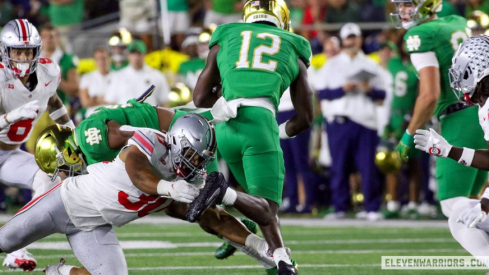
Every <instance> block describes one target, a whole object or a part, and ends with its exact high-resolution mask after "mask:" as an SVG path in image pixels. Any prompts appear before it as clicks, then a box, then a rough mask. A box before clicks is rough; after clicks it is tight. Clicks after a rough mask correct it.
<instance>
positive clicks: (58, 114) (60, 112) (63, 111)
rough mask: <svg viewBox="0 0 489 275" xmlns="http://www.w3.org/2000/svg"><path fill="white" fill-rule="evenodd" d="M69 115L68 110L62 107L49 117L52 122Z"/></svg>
mask: <svg viewBox="0 0 489 275" xmlns="http://www.w3.org/2000/svg"><path fill="white" fill-rule="evenodd" d="M67 113H68V110H66V107H65V106H64V105H63V107H61V108H59V109H58V110H56V111H53V112H52V113H50V114H49V117H50V118H51V119H52V120H57V119H59V118H61V117H62V116H64V115H65V114H67Z"/></svg>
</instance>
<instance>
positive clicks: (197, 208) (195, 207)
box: [187, 172, 229, 222]
mask: <svg viewBox="0 0 489 275" xmlns="http://www.w3.org/2000/svg"><path fill="white" fill-rule="evenodd" d="M228 186H229V185H228V183H227V182H226V179H225V178H224V175H223V174H222V173H218V172H212V173H210V174H209V175H208V176H207V179H206V180H205V185H204V188H202V190H200V194H199V195H198V196H197V198H195V199H194V201H193V202H192V203H191V204H190V206H189V209H188V210H187V221H189V222H195V221H197V220H198V219H199V217H200V215H202V213H204V211H205V210H207V208H209V207H211V206H215V205H217V204H221V203H222V199H223V198H224V194H225V193H226V189H227V188H228Z"/></svg>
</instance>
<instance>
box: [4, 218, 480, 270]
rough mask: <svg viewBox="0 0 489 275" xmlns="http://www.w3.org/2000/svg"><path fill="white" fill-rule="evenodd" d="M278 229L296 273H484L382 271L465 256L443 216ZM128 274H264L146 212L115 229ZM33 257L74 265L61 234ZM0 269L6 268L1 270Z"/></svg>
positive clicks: (313, 222)
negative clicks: (421, 259)
mask: <svg viewBox="0 0 489 275" xmlns="http://www.w3.org/2000/svg"><path fill="white" fill-rule="evenodd" d="M282 230H283V231H282V232H283V236H284V238H285V240H286V245H287V246H289V247H290V248H291V249H292V258H293V259H295V260H296V261H297V262H298V263H299V273H300V274H317V275H320V274H321V275H323V274H331V275H336V274H342V275H344V274H368V275H370V274H395V275H401V274H403V275H404V274H485V273H486V271H485V270H458V271H457V270H455V271H447V270H382V269H381V268H380V263H381V256H469V254H468V253H467V252H465V251H464V250H463V249H462V248H461V246H460V245H459V244H458V243H456V242H455V241H454V240H453V239H452V237H451V235H450V232H449V230H448V229H447V228H446V221H389V222H387V221H382V222H380V223H368V222H361V221H354V220H347V221H343V222H329V221H328V222H326V221H323V220H320V219H283V221H282ZM116 232H117V235H118V238H119V240H120V241H121V244H122V246H123V248H124V252H125V255H126V259H127V262H128V265H129V274H176V275H183V274H208V275H210V274H226V275H231V274H233V275H237V274H264V271H263V269H262V268H261V267H260V266H259V265H258V264H257V263H256V262H254V261H253V260H252V259H251V258H248V256H246V255H244V254H242V253H241V252H238V253H236V254H235V255H234V256H232V257H230V258H229V259H227V260H217V259H215V258H214V250H215V249H216V247H218V246H219V245H220V243H221V242H220V240H219V239H217V238H216V237H213V236H210V235H207V234H205V233H204V232H203V231H201V230H200V229H199V228H198V226H197V225H193V224H187V223H183V222H180V221H175V220H172V219H169V218H166V217H162V216H156V217H154V218H151V217H147V218H144V219H142V220H140V221H138V222H137V223H133V224H128V225H126V226H125V227H123V228H118V229H117V230H116ZM29 251H30V252H32V253H33V254H34V255H35V257H36V259H37V260H38V268H37V269H36V270H35V271H34V274H41V273H42V269H43V267H44V266H45V265H47V264H52V263H55V262H57V261H59V258H61V257H64V258H65V259H66V261H67V263H68V264H74V265H76V264H78V262H77V260H76V258H75V257H74V255H73V253H72V252H71V250H69V246H68V243H67V242H66V239H65V237H64V235H59V234H57V235H53V236H50V237H48V238H46V239H44V240H41V241H40V242H38V243H35V244H33V245H32V246H30V247H29ZM0 273H9V274H25V273H23V272H11V271H7V270H6V269H4V268H2V269H1V271H0Z"/></svg>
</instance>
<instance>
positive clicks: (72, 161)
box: [52, 145, 86, 180]
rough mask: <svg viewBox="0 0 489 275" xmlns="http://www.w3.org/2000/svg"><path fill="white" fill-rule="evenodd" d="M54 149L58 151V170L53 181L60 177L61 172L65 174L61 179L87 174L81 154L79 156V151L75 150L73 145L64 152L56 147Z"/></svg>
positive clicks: (54, 173)
mask: <svg viewBox="0 0 489 275" xmlns="http://www.w3.org/2000/svg"><path fill="white" fill-rule="evenodd" d="M54 149H55V150H56V168H55V169H54V172H53V176H52V179H53V180H54V179H55V178H56V177H57V176H58V175H59V172H62V173H63V174H64V175H63V176H61V177H74V176H78V175H81V174H84V173H85V172H86V171H85V170H86V165H85V162H84V161H83V157H82V156H81V153H78V154H77V152H76V151H77V150H74V149H73V148H72V146H71V145H70V146H66V147H65V149H64V150H63V151H60V150H59V149H58V147H57V146H54Z"/></svg>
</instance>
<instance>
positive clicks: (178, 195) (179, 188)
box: [157, 180, 199, 203]
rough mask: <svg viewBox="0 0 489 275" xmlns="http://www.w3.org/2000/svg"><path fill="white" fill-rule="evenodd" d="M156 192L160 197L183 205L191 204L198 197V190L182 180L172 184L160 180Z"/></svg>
mask: <svg viewBox="0 0 489 275" xmlns="http://www.w3.org/2000/svg"><path fill="white" fill-rule="evenodd" d="M157 191H158V194H160V195H161V196H165V197H170V198H172V199H174V200H176V201H181V202H185V203H191V202H192V201H193V200H194V199H195V198H196V197H197V196H198V195H199V189H198V188H197V187H195V186H194V185H192V184H190V183H188V182H186V181H184V180H177V181H174V182H168V181H165V180H160V182H159V183H158V187H157Z"/></svg>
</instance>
